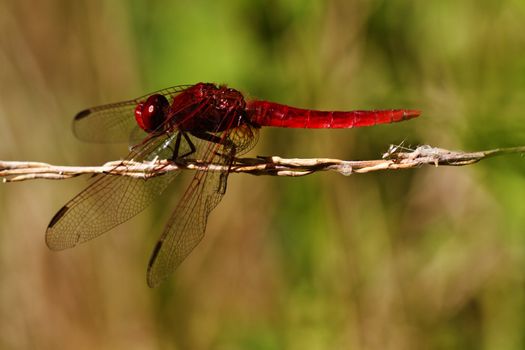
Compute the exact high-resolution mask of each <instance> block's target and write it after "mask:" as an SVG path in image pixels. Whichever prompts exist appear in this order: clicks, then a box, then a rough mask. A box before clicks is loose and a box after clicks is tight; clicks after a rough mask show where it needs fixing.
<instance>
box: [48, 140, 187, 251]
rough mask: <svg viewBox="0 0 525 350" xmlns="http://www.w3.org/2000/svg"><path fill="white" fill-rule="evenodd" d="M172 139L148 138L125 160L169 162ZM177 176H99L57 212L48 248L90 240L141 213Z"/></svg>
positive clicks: (63, 247) (52, 222) (49, 228)
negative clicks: (167, 159)
mask: <svg viewBox="0 0 525 350" xmlns="http://www.w3.org/2000/svg"><path fill="white" fill-rule="evenodd" d="M174 142H175V135H168V134H164V135H162V136H159V137H156V138H152V139H150V140H149V141H148V142H147V143H145V144H144V145H143V146H142V147H141V148H140V150H137V151H135V152H132V153H131V154H130V155H129V156H128V157H127V159H128V160H135V161H148V160H153V159H154V158H155V157H159V159H164V158H170V157H171V154H172V152H173V149H172V148H171V146H172V145H173V143H174ZM178 173H179V172H167V173H165V174H163V175H160V176H155V177H151V178H148V179H140V178H132V177H128V176H118V175H111V174H104V175H99V176H97V177H96V178H95V180H94V182H93V183H91V185H90V186H89V187H87V188H86V189H85V190H84V191H82V192H81V193H80V194H78V195H77V196H76V197H74V198H73V199H72V200H71V201H69V202H68V203H67V204H66V205H65V206H64V207H62V209H60V210H59V211H58V212H57V213H56V214H55V216H54V217H53V219H52V220H51V222H50V223H49V226H48V228H47V231H46V243H47V245H48V246H49V248H51V249H54V250H60V249H65V248H71V247H73V246H75V245H77V244H78V243H82V242H85V241H88V240H91V239H93V238H95V237H97V236H99V235H101V234H103V233H104V232H106V231H108V230H110V229H111V228H113V227H115V226H117V225H119V224H120V223H122V222H124V221H126V220H129V219H130V218H132V217H133V216H135V215H136V214H138V213H139V212H141V211H142V210H143V209H145V208H146V207H147V206H148V205H149V204H150V203H151V202H152V201H153V199H154V198H156V197H157V196H158V195H159V194H160V193H161V192H162V191H163V190H164V189H165V188H166V187H167V186H168V184H169V183H170V182H171V181H173V179H174V178H175V176H176V175H177V174H178Z"/></svg>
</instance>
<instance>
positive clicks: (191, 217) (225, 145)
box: [147, 125, 257, 287]
mask: <svg viewBox="0 0 525 350" xmlns="http://www.w3.org/2000/svg"><path fill="white" fill-rule="evenodd" d="M256 132H257V130H256V129H254V128H252V127H250V126H248V125H246V126H244V125H243V126H241V127H239V128H235V129H231V130H227V131H224V132H222V133H217V134H216V135H217V136H219V137H220V138H221V143H220V144H217V143H212V142H205V143H206V144H207V147H200V149H201V150H203V151H202V152H201V153H200V154H198V157H197V159H202V160H204V161H205V162H206V163H213V164H222V165H231V164H232V162H233V158H234V157H235V156H236V155H237V154H240V153H243V152H244V151H245V150H246V149H248V148H249V147H251V146H252V145H253V143H254V141H255V140H256V139H257V137H256V135H257V134H256ZM192 139H193V138H192ZM195 142H199V141H197V140H195ZM203 146H205V145H203ZM227 177H228V171H227V170H225V171H222V172H217V171H213V172H212V171H198V172H197V174H195V176H194V178H193V180H192V181H191V183H190V185H189V187H188V188H187V190H186V192H185V193H184V195H183V196H182V198H181V199H180V201H179V203H178V205H177V207H176V209H175V211H174V212H173V214H172V216H171V218H170V219H169V221H168V223H167V225H166V228H165V229H164V232H163V233H162V235H161V237H160V239H159V241H158V242H157V244H156V246H155V249H154V251H153V254H152V256H151V258H150V262H149V265H148V273H147V282H148V285H149V286H150V287H155V286H157V285H158V284H160V283H161V282H162V281H163V280H164V279H166V278H167V277H168V276H169V275H170V274H171V273H172V272H173V271H174V270H175V269H176V268H177V267H178V266H179V265H180V263H182V261H183V260H184V259H185V258H186V257H187V256H188V255H189V254H190V252H191V251H192V250H193V249H194V248H195V247H196V246H197V244H199V242H200V241H201V240H202V238H203V237H204V233H205V229H206V222H207V219H208V215H209V214H210V212H211V211H212V210H213V208H215V207H216V206H217V204H218V203H219V201H220V200H221V199H222V197H223V196H224V193H225V191H226V182H227Z"/></svg>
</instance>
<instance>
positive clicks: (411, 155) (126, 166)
mask: <svg viewBox="0 0 525 350" xmlns="http://www.w3.org/2000/svg"><path fill="white" fill-rule="evenodd" d="M524 152H525V146H523V147H512V148H499V149H492V150H488V151H479V152H461V151H449V150H446V149H442V148H435V147H431V146H428V145H425V146H419V147H417V148H416V149H415V150H410V149H405V148H403V147H401V146H390V149H389V151H388V152H387V153H385V154H384V155H383V157H382V159H378V160H358V161H346V160H340V159H330V158H292V159H285V158H281V157H277V156H270V157H257V158H239V159H236V161H235V162H234V164H233V166H232V167H231V169H230V172H232V173H248V174H252V175H274V176H304V175H309V174H311V173H314V172H318V171H336V172H339V173H341V174H343V175H351V174H354V173H368V172H372V171H379V170H397V169H408V168H417V167H420V166H421V165H434V166H438V165H449V166H462V165H469V164H473V163H477V162H479V161H480V160H482V159H485V158H489V157H494V156H499V155H504V154H510V153H524ZM177 170H206V171H224V170H225V166H224V165H218V164H207V163H204V162H202V161H199V160H191V159H186V160H183V161H177V162H172V161H168V160H159V161H155V162H145V163H140V162H133V161H112V162H108V163H106V164H104V165H102V166H86V167H78V166H56V165H51V164H47V163H40V162H19V161H0V178H2V180H3V182H15V181H25V180H33V179H48V180H62V179H68V178H71V177H76V176H79V175H83V174H102V173H105V174H111V175H117V176H131V177H136V178H143V179H146V178H149V177H153V176H160V175H162V174H164V173H166V172H169V171H177Z"/></svg>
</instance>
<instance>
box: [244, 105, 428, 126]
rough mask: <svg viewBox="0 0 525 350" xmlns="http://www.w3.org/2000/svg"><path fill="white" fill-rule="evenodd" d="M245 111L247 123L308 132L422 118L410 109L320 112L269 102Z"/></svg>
mask: <svg viewBox="0 0 525 350" xmlns="http://www.w3.org/2000/svg"><path fill="white" fill-rule="evenodd" d="M246 109H247V112H248V113H247V114H248V119H249V120H250V121H251V122H252V123H253V124H255V125H258V126H275V127H281V128H307V129H318V128H331V129H334V128H357V127H361V126H372V125H377V124H388V123H393V122H400V121H403V120H407V119H411V118H415V117H417V116H419V115H420V112H419V111H417V110H408V109H389V110H372V111H347V112H340V111H317V110H311V109H302V108H295V107H290V106H286V105H282V104H278V103H274V102H268V101H250V102H248V105H247V106H246Z"/></svg>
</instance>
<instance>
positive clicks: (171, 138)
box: [46, 83, 420, 287]
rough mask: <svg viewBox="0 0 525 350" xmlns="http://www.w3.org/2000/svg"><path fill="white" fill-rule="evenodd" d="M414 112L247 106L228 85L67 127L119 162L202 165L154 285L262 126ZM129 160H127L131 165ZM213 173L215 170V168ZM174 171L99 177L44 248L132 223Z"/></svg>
mask: <svg viewBox="0 0 525 350" xmlns="http://www.w3.org/2000/svg"><path fill="white" fill-rule="evenodd" d="M419 115H420V112H419V111H418V110H412V109H390V110H370V111H363V110H354V111H319V110H312V109H302V108H296V107H291V106H287V105H284V104H279V103H275V102H270V101H264V100H257V99H246V98H245V97H244V96H243V94H242V93H241V92H239V91H237V90H235V89H232V88H229V87H227V86H225V85H217V84H213V83H198V84H194V85H180V86H175V87H171V88H167V89H163V90H160V91H156V92H153V93H150V94H148V95H145V96H142V97H139V98H135V99H131V100H127V101H123V102H118V103H112V104H106V105H102V106H98V107H93V108H89V109H86V110H83V111H81V112H80V113H78V114H77V115H76V116H75V118H74V122H73V131H74V133H75V135H76V136H77V137H78V138H79V139H81V140H86V141H95V142H124V141H128V142H129V141H130V140H132V141H131V143H132V144H133V143H134V146H133V147H131V150H130V153H129V154H128V155H127V157H126V158H125V159H123V160H122V165H123V166H125V164H126V161H135V162H154V161H156V160H159V159H164V160H170V161H173V162H177V161H183V160H189V159H196V160H200V161H202V164H207V165H208V166H209V165H212V164H215V165H221V166H222V167H220V169H223V170H221V171H208V170H207V169H208V168H207V167H206V166H204V167H202V168H200V170H198V171H196V172H195V175H194V177H193V179H192V180H191V182H190V184H189V185H188V187H187V188H186V190H185V191H184V192H183V194H182V197H181V199H180V200H179V202H178V204H177V206H176V207H175V209H174V211H173V214H172V215H171V217H170V218H169V220H168V222H167V224H166V226H165V228H164V231H163V232H162V234H161V236H160V238H159V240H158V242H157V243H156V245H155V247H154V249H153V253H152V254H151V258H150V260H149V263H148V268H147V284H148V286H150V287H155V286H157V285H159V284H160V283H161V282H162V281H164V280H165V279H166V278H168V276H169V275H170V274H171V273H172V272H173V271H174V270H175V269H176V268H177V267H178V266H179V265H180V264H181V263H182V261H183V260H184V259H185V258H186V257H187V256H188V255H189V254H190V252H191V251H192V250H193V249H194V248H195V247H196V246H197V245H198V244H199V242H200V241H201V240H202V239H203V237H204V233H205V229H206V222H207V219H208V216H209V214H210V212H211V211H212V210H213V209H214V208H215V207H216V206H217V204H218V203H219V202H220V200H221V199H222V198H223V196H224V194H225V192H226V184H227V178H228V174H229V172H230V169H231V167H232V166H233V165H234V163H235V160H236V159H238V158H237V157H238V156H239V155H242V154H244V153H246V152H247V151H248V150H250V149H251V148H252V147H253V146H254V145H255V143H256V141H257V136H258V131H259V129H260V128H261V127H263V126H271V127H283V128H308V129H311V128H314V129H316V128H354V127H362V126H372V125H377V124H387V123H393V122H399V121H403V120H407V119H411V118H415V117H418V116H419ZM128 163H129V162H128ZM214 170H216V169H214ZM179 173H180V171H170V172H166V173H164V174H162V175H160V176H152V177H149V178H148V177H146V178H133V177H128V176H116V175H114V174H111V173H104V174H100V175H97V176H95V177H94V179H93V180H92V182H91V183H90V185H89V186H88V187H87V188H86V189H84V190H83V191H82V192H80V193H79V194H78V195H77V196H76V197H74V198H73V199H71V200H70V201H69V202H68V203H67V204H66V205H65V206H63V207H62V208H61V209H60V210H59V211H58V212H57V213H56V214H55V216H54V217H53V218H52V220H51V222H50V223H49V225H48V227H47V230H46V243H47V245H48V247H49V248H50V249H52V250H62V249H66V248H71V247H74V246H76V245H77V244H79V243H83V242H86V241H89V240H91V239H93V238H95V237H98V236H100V235H101V234H103V233H105V232H107V231H109V230H110V229H112V228H114V227H115V226H117V225H119V224H121V223H123V222H125V221H127V220H129V219H131V218H132V217H133V216H135V215H137V214H138V213H139V212H141V211H142V210H144V209H145V208H146V207H147V206H148V205H149V204H151V203H152V202H153V201H154V200H155V199H156V198H157V197H158V196H159V195H160V194H161V193H162V192H163V191H164V190H165V189H166V188H167V187H168V185H169V184H170V183H172V181H173V180H174V179H175V177H177V175H178V174H179Z"/></svg>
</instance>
